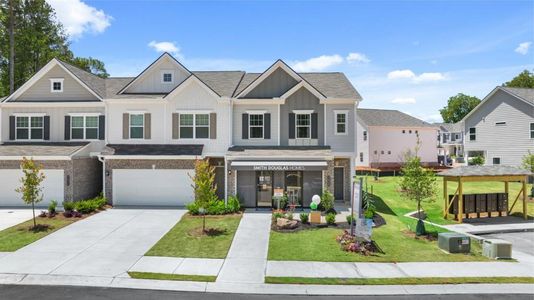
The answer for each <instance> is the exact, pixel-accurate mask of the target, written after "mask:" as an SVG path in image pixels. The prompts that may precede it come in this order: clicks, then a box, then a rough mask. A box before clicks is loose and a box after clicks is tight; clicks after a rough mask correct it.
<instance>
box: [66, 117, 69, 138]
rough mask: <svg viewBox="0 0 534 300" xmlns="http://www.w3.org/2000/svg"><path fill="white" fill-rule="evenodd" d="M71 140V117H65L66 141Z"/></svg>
mask: <svg viewBox="0 0 534 300" xmlns="http://www.w3.org/2000/svg"><path fill="white" fill-rule="evenodd" d="M69 140H70V116H65V141H69Z"/></svg>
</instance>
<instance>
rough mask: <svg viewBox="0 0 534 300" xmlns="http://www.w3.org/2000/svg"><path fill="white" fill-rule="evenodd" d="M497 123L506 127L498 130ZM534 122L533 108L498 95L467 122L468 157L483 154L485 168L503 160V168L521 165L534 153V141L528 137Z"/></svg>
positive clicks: (503, 93)
mask: <svg viewBox="0 0 534 300" xmlns="http://www.w3.org/2000/svg"><path fill="white" fill-rule="evenodd" d="M496 122H506V125H501V126H496V125H495V123H496ZM531 122H534V107H533V106H531V105H528V104H526V103H524V102H523V101H521V100H519V99H517V98H515V97H513V96H511V95H509V94H508V93H506V92H503V91H500V90H499V91H497V92H496V93H495V94H494V95H493V96H492V97H491V98H489V99H487V101H486V102H485V103H484V104H482V106H480V107H478V108H477V110H476V111H474V112H473V114H471V116H469V117H468V118H467V119H466V120H465V122H464V126H465V137H464V138H465V153H466V156H467V155H468V151H484V152H485V153H486V164H492V158H493V157H500V158H501V164H502V165H515V166H519V165H521V160H522V157H523V156H524V155H525V154H527V152H528V150H530V151H532V152H534V140H533V139H531V138H530V136H529V133H530V132H529V126H530V125H529V124H530V123H531ZM471 127H475V128H476V141H470V140H469V128H471Z"/></svg>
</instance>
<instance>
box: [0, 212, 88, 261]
mask: <svg viewBox="0 0 534 300" xmlns="http://www.w3.org/2000/svg"><path fill="white" fill-rule="evenodd" d="M36 220H37V224H43V225H48V226H49V227H48V230H44V231H39V232H33V231H31V230H30V227H32V226H33V220H29V221H26V222H23V223H20V224H18V225H15V226H13V227H10V228H6V229H4V230H2V231H0V252H11V251H16V250H18V249H20V248H22V247H24V246H27V245H29V244H31V243H33V242H35V241H37V240H39V239H41V238H43V237H45V236H47V235H49V234H51V233H52V232H54V231H57V230H59V229H61V228H63V227H65V226H67V225H69V224H72V223H74V222H76V221H77V220H80V219H77V218H69V219H67V218H63V217H62V216H60V215H57V216H56V217H54V218H36Z"/></svg>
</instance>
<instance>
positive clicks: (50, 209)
mask: <svg viewBox="0 0 534 300" xmlns="http://www.w3.org/2000/svg"><path fill="white" fill-rule="evenodd" d="M56 208H57V201H56V200H52V201H50V204H48V213H49V214H51V215H55V214H56Z"/></svg>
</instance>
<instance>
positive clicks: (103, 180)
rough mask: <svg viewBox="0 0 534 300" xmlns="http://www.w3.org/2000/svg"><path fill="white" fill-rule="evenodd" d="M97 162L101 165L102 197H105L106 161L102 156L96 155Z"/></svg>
mask: <svg viewBox="0 0 534 300" xmlns="http://www.w3.org/2000/svg"><path fill="white" fill-rule="evenodd" d="M97 158H98V161H99V162H101V163H102V195H103V196H104V198H105V197H106V161H105V159H104V156H102V155H98V156H97Z"/></svg>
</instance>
